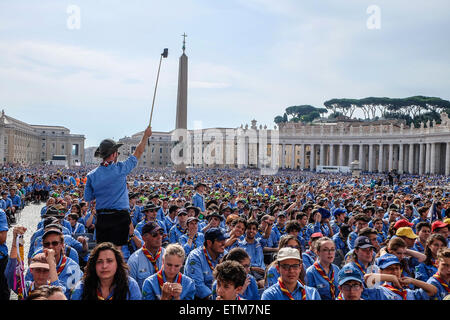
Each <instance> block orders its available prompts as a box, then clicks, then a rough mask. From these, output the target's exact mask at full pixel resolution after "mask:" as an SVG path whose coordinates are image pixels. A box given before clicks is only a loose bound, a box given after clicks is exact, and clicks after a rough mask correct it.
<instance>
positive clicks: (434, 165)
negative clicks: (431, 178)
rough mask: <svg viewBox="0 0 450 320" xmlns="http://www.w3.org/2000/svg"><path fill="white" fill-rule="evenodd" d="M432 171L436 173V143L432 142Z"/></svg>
mask: <svg viewBox="0 0 450 320" xmlns="http://www.w3.org/2000/svg"><path fill="white" fill-rule="evenodd" d="M430 173H431V174H436V143H432V144H431V155H430Z"/></svg>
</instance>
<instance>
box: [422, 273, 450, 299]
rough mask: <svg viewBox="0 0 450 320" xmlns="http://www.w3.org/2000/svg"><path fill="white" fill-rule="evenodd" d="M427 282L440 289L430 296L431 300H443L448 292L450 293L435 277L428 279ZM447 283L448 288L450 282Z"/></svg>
mask: <svg viewBox="0 0 450 320" xmlns="http://www.w3.org/2000/svg"><path fill="white" fill-rule="evenodd" d="M427 283H429V284H432V285H433V286H435V287H436V288H437V289H438V291H437V293H436V294H435V295H434V296H432V297H430V300H443V299H444V298H445V297H446V296H447V295H448V294H450V293H449V292H448V291H447V289H445V288H444V286H442V284H441V283H440V282H439V281H438V280H437V279H436V278H435V277H431V278H430V279H428V281H427ZM446 284H447V288H448V285H449V283H448V282H446Z"/></svg>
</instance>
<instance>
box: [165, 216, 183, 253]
mask: <svg viewBox="0 0 450 320" xmlns="http://www.w3.org/2000/svg"><path fill="white" fill-rule="evenodd" d="M180 230H183V229H181V226H180V225H179V224H178V223H177V224H176V225H174V226H173V227H172V228H170V231H169V242H170V243H176V242H179V240H180V237H181V236H182V235H184V234H185V233H186V229H185V230H183V231H180ZM186 256H187V255H186Z"/></svg>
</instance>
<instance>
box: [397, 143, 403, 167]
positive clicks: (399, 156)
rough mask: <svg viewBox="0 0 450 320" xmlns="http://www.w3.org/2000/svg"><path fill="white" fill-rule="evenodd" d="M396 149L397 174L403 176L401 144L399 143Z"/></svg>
mask: <svg viewBox="0 0 450 320" xmlns="http://www.w3.org/2000/svg"><path fill="white" fill-rule="evenodd" d="M398 148H399V149H398V173H399V174H403V161H404V159H403V143H400V144H399V146H398Z"/></svg>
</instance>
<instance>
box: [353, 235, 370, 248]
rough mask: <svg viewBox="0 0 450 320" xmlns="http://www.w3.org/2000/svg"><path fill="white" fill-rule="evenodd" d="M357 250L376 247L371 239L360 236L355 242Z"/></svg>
mask: <svg viewBox="0 0 450 320" xmlns="http://www.w3.org/2000/svg"><path fill="white" fill-rule="evenodd" d="M356 248H361V249H366V248H374V246H373V245H372V243H371V242H370V240H369V238H367V237H365V236H359V237H358V238H356V240H355V249H356Z"/></svg>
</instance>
